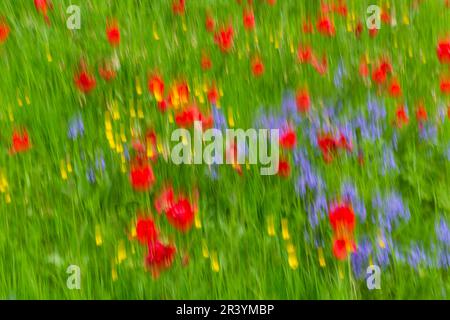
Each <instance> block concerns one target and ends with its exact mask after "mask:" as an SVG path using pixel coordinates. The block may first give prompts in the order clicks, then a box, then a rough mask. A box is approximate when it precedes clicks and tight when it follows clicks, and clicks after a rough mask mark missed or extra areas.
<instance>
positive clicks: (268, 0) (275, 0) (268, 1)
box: [267, 0, 277, 6]
mask: <svg viewBox="0 0 450 320" xmlns="http://www.w3.org/2000/svg"><path fill="white" fill-rule="evenodd" d="M267 3H268V4H269V5H270V6H274V5H275V3H277V0H267Z"/></svg>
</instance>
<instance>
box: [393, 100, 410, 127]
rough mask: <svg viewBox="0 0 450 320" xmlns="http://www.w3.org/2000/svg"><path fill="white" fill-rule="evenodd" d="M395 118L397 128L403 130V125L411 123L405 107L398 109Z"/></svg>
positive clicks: (401, 106)
mask: <svg viewBox="0 0 450 320" xmlns="http://www.w3.org/2000/svg"><path fill="white" fill-rule="evenodd" d="M395 117H396V122H397V126H398V127H399V128H401V127H402V126H403V125H406V124H408V122H409V118H408V114H407V113H406V108H405V107H404V106H403V105H400V106H398V107H397V110H396V111H395Z"/></svg>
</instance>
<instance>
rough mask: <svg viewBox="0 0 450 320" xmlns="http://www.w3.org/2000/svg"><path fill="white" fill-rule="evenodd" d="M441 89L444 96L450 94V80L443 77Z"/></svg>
mask: <svg viewBox="0 0 450 320" xmlns="http://www.w3.org/2000/svg"><path fill="white" fill-rule="evenodd" d="M439 88H440V89H441V92H442V93H444V94H450V78H445V77H443V78H442V79H441V83H440V86H439Z"/></svg>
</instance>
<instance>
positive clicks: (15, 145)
mask: <svg viewBox="0 0 450 320" xmlns="http://www.w3.org/2000/svg"><path fill="white" fill-rule="evenodd" d="M30 148H31V143H30V137H29V136H28V132H27V130H25V129H23V130H21V131H19V130H14V132H13V134H12V145H11V149H10V153H11V154H14V153H19V152H25V151H27V150H29V149H30Z"/></svg>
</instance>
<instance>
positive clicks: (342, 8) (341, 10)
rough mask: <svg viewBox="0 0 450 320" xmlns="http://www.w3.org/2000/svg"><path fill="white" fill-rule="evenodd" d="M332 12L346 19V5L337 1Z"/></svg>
mask: <svg viewBox="0 0 450 320" xmlns="http://www.w3.org/2000/svg"><path fill="white" fill-rule="evenodd" d="M333 11H334V12H337V13H338V14H339V15H341V16H343V17H346V16H347V14H348V9H347V5H346V4H345V3H343V2H342V0H339V3H338V4H337V5H335V6H334V7H333Z"/></svg>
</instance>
